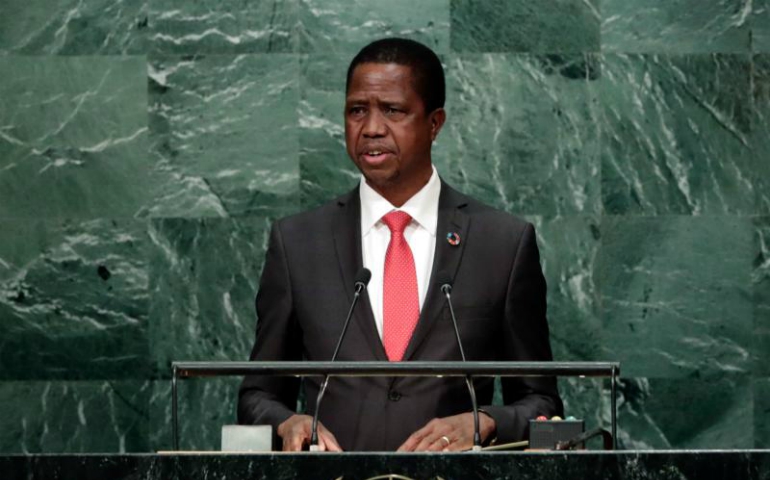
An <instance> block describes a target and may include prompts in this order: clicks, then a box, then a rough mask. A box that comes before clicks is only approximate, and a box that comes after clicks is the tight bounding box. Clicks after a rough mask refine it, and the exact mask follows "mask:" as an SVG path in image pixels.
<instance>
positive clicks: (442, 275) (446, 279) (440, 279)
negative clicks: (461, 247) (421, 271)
mask: <svg viewBox="0 0 770 480" xmlns="http://www.w3.org/2000/svg"><path fill="white" fill-rule="evenodd" d="M436 284H437V285H438V286H439V287H441V291H442V292H446V291H447V290H449V291H450V292H451V291H452V276H451V275H449V272H447V271H446V270H441V271H440V272H438V273H437V274H436Z"/></svg>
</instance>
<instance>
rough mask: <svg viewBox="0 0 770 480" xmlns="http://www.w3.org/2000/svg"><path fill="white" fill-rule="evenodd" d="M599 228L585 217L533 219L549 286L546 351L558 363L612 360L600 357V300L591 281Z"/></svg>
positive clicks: (596, 221) (599, 242)
mask: <svg viewBox="0 0 770 480" xmlns="http://www.w3.org/2000/svg"><path fill="white" fill-rule="evenodd" d="M530 220H533V219H531V218H530ZM599 225H600V222H599V219H598V218H595V217H589V216H569V217H556V218H547V219H543V220H542V221H535V226H536V229H537V233H538V246H539V247H540V263H541V265H542V267H543V272H544V274H545V278H546V282H547V284H548V324H549V327H550V330H551V348H552V350H553V355H554V358H555V359H556V360H559V361H611V360H614V359H613V358H608V357H606V356H605V355H604V351H603V345H604V340H603V337H602V323H601V299H600V297H599V285H597V284H596V283H595V281H594V269H595V267H596V259H597V255H598V252H599V247H600V244H601V233H600V227H599Z"/></svg>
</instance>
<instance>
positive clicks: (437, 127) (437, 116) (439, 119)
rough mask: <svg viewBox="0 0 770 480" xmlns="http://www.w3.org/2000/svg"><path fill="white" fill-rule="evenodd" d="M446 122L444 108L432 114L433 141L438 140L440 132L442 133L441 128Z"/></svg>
mask: <svg viewBox="0 0 770 480" xmlns="http://www.w3.org/2000/svg"><path fill="white" fill-rule="evenodd" d="M444 122H446V110H444V109H443V108H437V109H435V110H433V111H432V112H430V136H431V140H436V137H438V132H440V131H441V127H443V126H444Z"/></svg>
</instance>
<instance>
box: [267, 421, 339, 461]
mask: <svg viewBox="0 0 770 480" xmlns="http://www.w3.org/2000/svg"><path fill="white" fill-rule="evenodd" d="M312 428H313V417H311V416H309V415H292V416H291V417H289V418H287V419H286V421H284V422H283V423H282V424H280V425H278V430H277V433H278V436H279V437H281V438H282V439H283V451H284V452H301V451H302V447H303V446H305V445H309V444H310V434H311V433H312ZM318 447H319V448H320V450H321V451H322V452H341V451H342V448H340V446H339V444H338V443H337V439H336V438H334V435H332V432H330V431H329V430H327V429H326V427H324V426H323V425H322V424H321V422H318Z"/></svg>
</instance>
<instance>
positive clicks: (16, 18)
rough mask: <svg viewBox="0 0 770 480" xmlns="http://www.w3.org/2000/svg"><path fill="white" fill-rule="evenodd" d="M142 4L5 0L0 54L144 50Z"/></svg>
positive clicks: (145, 20) (101, 0) (0, 24)
mask: <svg viewBox="0 0 770 480" xmlns="http://www.w3.org/2000/svg"><path fill="white" fill-rule="evenodd" d="M147 4H148V1H147V0H139V1H130V0H58V1H56V2H51V1H50V0H5V1H4V2H3V7H2V15H0V56H2V55H9V54H17V55H119V54H138V53H144V52H145V51H146V32H147V25H148V18H147ZM3 71H6V70H5V69H3Z"/></svg>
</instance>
